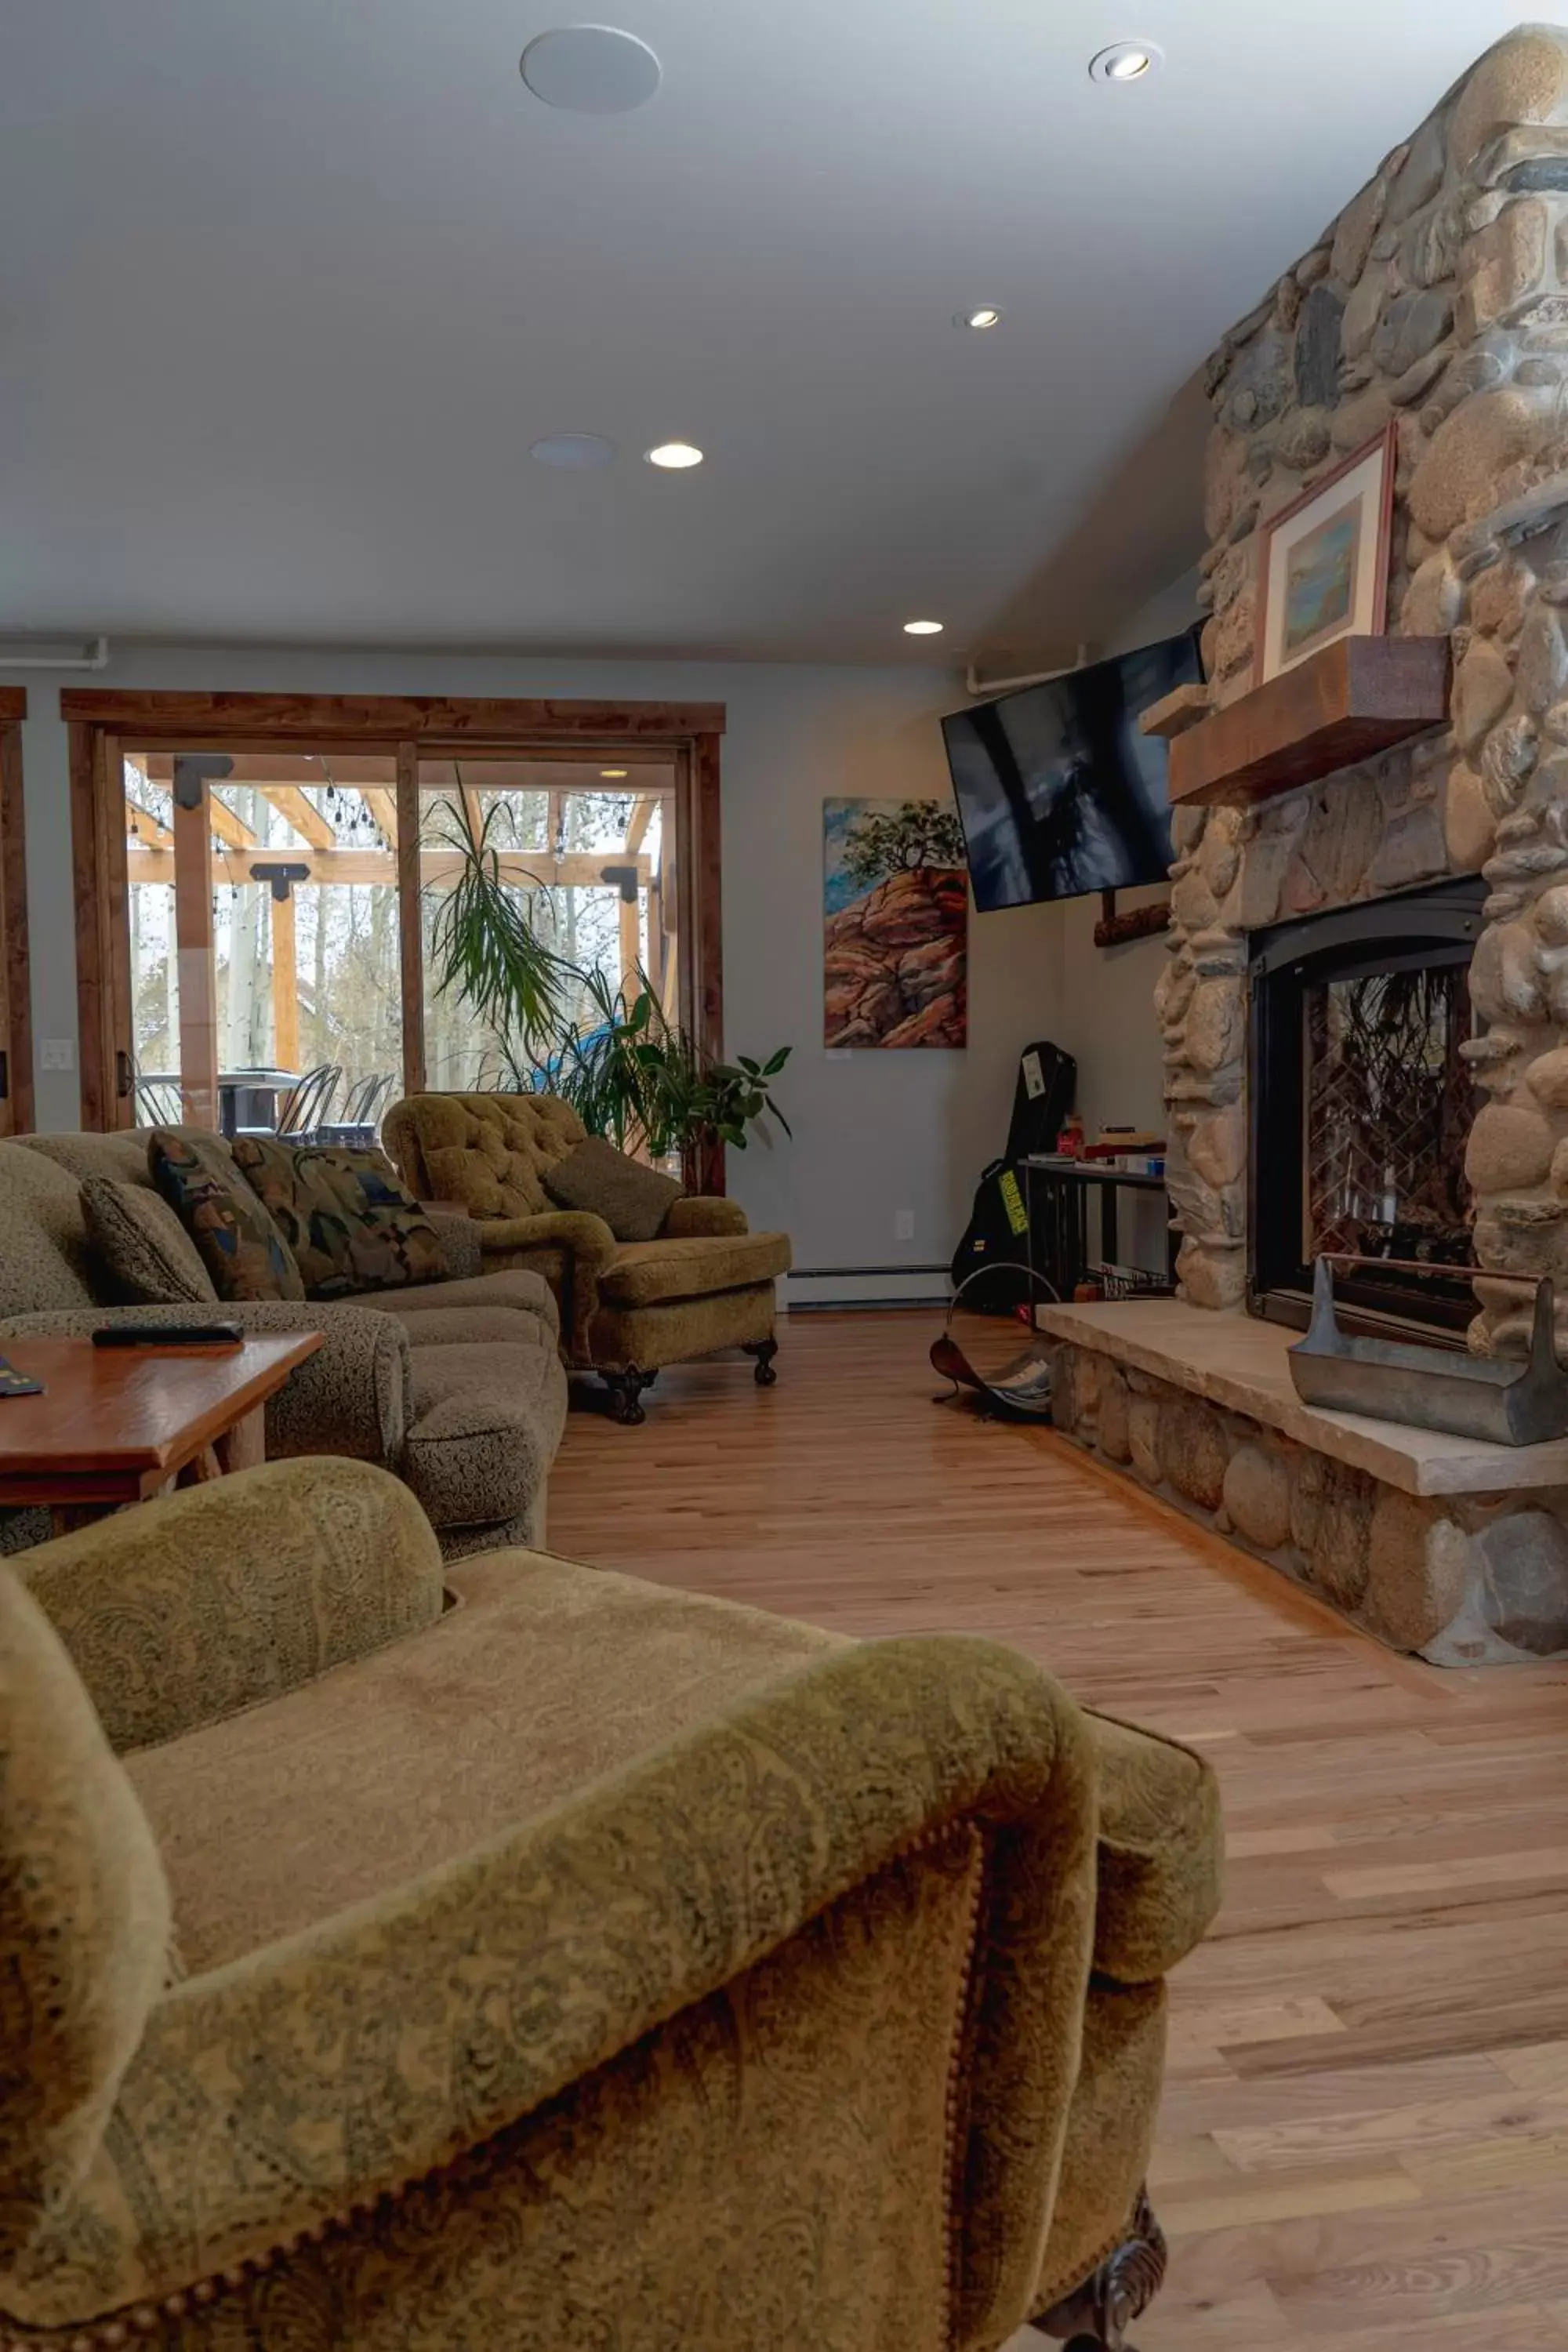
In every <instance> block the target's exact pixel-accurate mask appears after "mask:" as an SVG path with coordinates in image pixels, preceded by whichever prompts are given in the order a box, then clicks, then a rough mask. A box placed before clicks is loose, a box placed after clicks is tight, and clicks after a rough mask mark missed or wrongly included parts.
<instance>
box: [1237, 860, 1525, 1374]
mask: <svg viewBox="0 0 1568 2352" xmlns="http://www.w3.org/2000/svg"><path fill="white" fill-rule="evenodd" d="M1485 897H1486V885H1485V883H1484V882H1482V881H1481V879H1480V878H1479V876H1478V877H1473V878H1472V877H1466V878H1465V879H1463V880H1461V881H1457V882H1446V883H1440V884H1437V885H1435V886H1431V887H1427V888H1426V889H1424V890H1421V891H1413V892H1411V893H1409V894H1408V895H1405V896H1403V897H1400V898H1373V899H1368V900H1365V901H1363V903H1362V904H1360V905H1358V906H1354V907H1344V908H1336V909H1334V911H1333V912H1331V913H1329V914H1321V915H1310V916H1307V917H1305V918H1303V919H1300V920H1299V921H1296V922H1290V923H1280V924H1277V925H1276V926H1274V927H1273V928H1272V929H1269V930H1267V931H1258V932H1255V933H1254V934H1253V938H1252V940H1251V954H1250V960H1249V964H1248V971H1249V976H1250V1006H1251V1010H1250V1032H1249V1038H1248V1081H1249V1084H1248V1101H1249V1103H1250V1106H1251V1113H1250V1121H1251V1135H1250V1149H1249V1165H1248V1175H1249V1180H1250V1181H1249V1194H1248V1198H1249V1202H1250V1213H1249V1225H1248V1234H1247V1304H1248V1307H1250V1309H1251V1311H1252V1313H1253V1314H1255V1315H1261V1316H1264V1317H1267V1318H1268V1319H1269V1320H1270V1321H1274V1322H1280V1323H1289V1324H1293V1325H1295V1326H1297V1327H1298V1328H1301V1329H1305V1328H1306V1326H1307V1323H1308V1320H1309V1317H1310V1308H1311V1288H1312V1262H1313V1260H1314V1258H1315V1257H1317V1256H1318V1255H1320V1254H1321V1252H1323V1251H1331V1252H1335V1253H1343V1254H1345V1255H1350V1256H1355V1257H1361V1258H1370V1259H1373V1260H1376V1259H1385V1260H1389V1261H1391V1263H1390V1264H1389V1265H1387V1266H1386V1268H1384V1267H1380V1266H1378V1265H1363V1266H1360V1267H1357V1268H1355V1269H1353V1270H1349V1269H1347V1270H1346V1271H1345V1273H1344V1274H1343V1275H1342V1278H1341V1280H1340V1282H1339V1284H1338V1286H1337V1287H1338V1292H1339V1297H1340V1299H1341V1302H1342V1320H1343V1321H1344V1322H1345V1323H1346V1324H1347V1326H1349V1327H1350V1328H1358V1327H1359V1328H1363V1329H1366V1330H1384V1331H1390V1330H1394V1329H1402V1330H1406V1331H1407V1330H1408V1329H1409V1328H1410V1327H1411V1326H1413V1325H1414V1326H1418V1327H1419V1328H1421V1330H1422V1331H1423V1332H1424V1333H1425V1334H1426V1336H1427V1337H1428V1338H1432V1337H1436V1336H1439V1335H1441V1334H1443V1333H1451V1334H1453V1335H1455V1338H1456V1340H1457V1341H1458V1338H1459V1336H1460V1335H1462V1334H1463V1332H1464V1329H1465V1327H1466V1325H1467V1324H1468V1322H1469V1321H1470V1319H1471V1318H1472V1317H1473V1316H1474V1314H1475V1311H1476V1308H1475V1298H1474V1296H1473V1294H1472V1292H1471V1289H1470V1285H1469V1280H1468V1274H1469V1272H1470V1271H1471V1270H1473V1268H1474V1265H1475V1253H1474V1246H1473V1232H1472V1227H1473V1216H1474V1213H1473V1210H1472V1207H1471V1203H1470V1199H1469V1193H1468V1186H1467V1185H1466V1182H1465V1178H1464V1159H1465V1144H1466V1140H1467V1138H1468V1134H1469V1130H1470V1127H1471V1124H1472V1122H1473V1120H1474V1118H1475V1114H1476V1111H1477V1108H1479V1097H1478V1096H1477V1093H1476V1090H1475V1087H1474V1085H1473V1082H1472V1079H1471V1076H1470V1070H1469V1066H1468V1063H1467V1062H1466V1061H1465V1060H1464V1059H1463V1058H1462V1056H1461V1055H1460V1053H1459V1047H1460V1046H1461V1045H1463V1044H1464V1042H1465V1041H1466V1039H1467V1038H1468V1036H1469V1035H1470V1034H1471V1026H1470V1018H1471V1016H1470V1000H1469V991H1468V970H1469V963H1470V958H1471V955H1472V953H1473V952H1474V949H1475V943H1476V940H1477V938H1478V937H1479V932H1480V929H1481V926H1482V916H1481V906H1482V901H1483V900H1484V898H1485ZM1392 1261H1400V1262H1401V1263H1400V1264H1399V1265H1395V1264H1394V1263H1392ZM1412 1263H1414V1264H1415V1265H1417V1266H1419V1267H1420V1268H1421V1269H1422V1271H1420V1272H1416V1273H1412V1272H1409V1271H1406V1270H1405V1267H1406V1266H1407V1265H1410V1264H1412Z"/></svg>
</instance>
